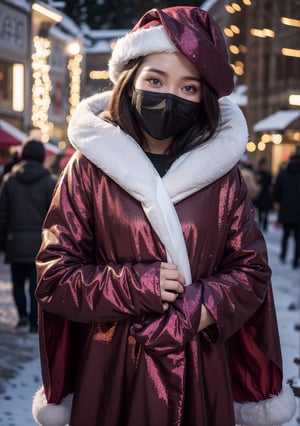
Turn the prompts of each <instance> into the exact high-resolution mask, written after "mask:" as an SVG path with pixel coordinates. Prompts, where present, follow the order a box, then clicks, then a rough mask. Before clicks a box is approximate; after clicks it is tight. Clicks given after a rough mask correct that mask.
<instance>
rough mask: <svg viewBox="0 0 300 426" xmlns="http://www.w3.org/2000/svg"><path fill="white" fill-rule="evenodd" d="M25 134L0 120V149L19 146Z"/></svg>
mask: <svg viewBox="0 0 300 426" xmlns="http://www.w3.org/2000/svg"><path fill="white" fill-rule="evenodd" d="M25 138H26V134H25V133H23V132H21V130H19V129H17V128H16V127H14V126H12V125H11V124H10V123H8V122H7V121H4V120H0V147H10V146H18V145H21V144H22V142H23V140H24V139H25Z"/></svg>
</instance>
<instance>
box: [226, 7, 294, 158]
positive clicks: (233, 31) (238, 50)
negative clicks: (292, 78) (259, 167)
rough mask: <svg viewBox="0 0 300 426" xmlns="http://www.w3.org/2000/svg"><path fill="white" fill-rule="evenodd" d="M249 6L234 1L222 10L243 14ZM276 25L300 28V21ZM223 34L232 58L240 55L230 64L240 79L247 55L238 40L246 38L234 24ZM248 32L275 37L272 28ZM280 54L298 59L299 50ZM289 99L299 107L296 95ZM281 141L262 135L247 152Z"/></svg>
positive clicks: (284, 19) (278, 137)
mask: <svg viewBox="0 0 300 426" xmlns="http://www.w3.org/2000/svg"><path fill="white" fill-rule="evenodd" d="M251 6H252V1H251V0H242V1H240V2H239V3H237V2H236V1H235V2H231V3H230V4H226V5H224V8H225V10H226V12H227V13H228V14H230V15H234V14H236V13H240V12H243V10H245V9H244V8H246V7H251ZM278 24H282V25H286V26H292V27H300V20H298V19H294V18H288V17H281V18H280V21H278ZM223 32H224V34H225V36H226V37H227V38H228V41H229V43H228V48H229V51H230V52H231V54H232V57H234V55H240V56H239V58H238V60H233V61H232V63H231V66H232V68H233V70H234V73H235V74H236V76H237V77H240V76H242V75H243V74H244V73H245V64H244V61H243V56H242V55H243V54H247V52H248V48H247V46H246V45H245V44H241V43H240V42H239V40H243V41H244V40H247V37H246V36H245V34H243V37H238V36H240V35H241V29H240V27H239V26H238V25H237V24H236V23H234V24H232V25H229V26H227V27H225V28H224V29H223ZM249 32H250V35H251V36H253V37H259V38H275V37H276V32H275V31H274V29H272V28H250V29H249ZM235 38H236V40H238V41H237V42H236V43H234V40H235ZM281 54H282V55H284V56H290V57H295V58H299V57H300V50H298V49H292V48H286V47H283V48H282V49H281ZM293 96H294V97H295V98H297V99H296V100H295V101H294V102H295V103H292V102H293ZM290 98H291V99H290V102H291V104H292V105H299V99H298V98H299V96H298V97H297V95H292V96H290ZM296 102H298V103H296ZM294 139H295V140H299V133H296V134H295V135H294ZM282 140H283V138H282V135H281V134H263V135H261V139H260V141H258V143H257V144H256V143H254V142H252V141H250V142H249V143H248V145H247V150H248V151H249V152H253V151H255V150H256V149H258V150H259V151H264V150H265V149H266V143H269V142H272V143H274V144H275V145H277V144H280V143H281V142H282Z"/></svg>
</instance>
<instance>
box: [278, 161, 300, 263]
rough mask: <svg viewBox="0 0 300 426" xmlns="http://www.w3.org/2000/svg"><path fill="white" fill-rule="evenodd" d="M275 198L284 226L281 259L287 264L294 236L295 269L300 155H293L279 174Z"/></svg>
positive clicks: (299, 228) (299, 229) (295, 260)
mask: <svg viewBox="0 0 300 426" xmlns="http://www.w3.org/2000/svg"><path fill="white" fill-rule="evenodd" d="M273 197H274V201H275V202H276V203H278V204H279V211H278V222H279V223H281V224H282V226H283V234H282V239H281V252H280V259H281V261H282V262H285V260H286V254H287V247H288V240H289V238H290V236H291V235H293V236H294V255H293V268H297V267H298V266H299V254H300V154H294V155H292V156H291V157H290V160H289V162H288V164H287V167H286V168H285V169H284V170H281V171H280V172H279V174H278V176H277V179H276V182H275V185H274V193H273Z"/></svg>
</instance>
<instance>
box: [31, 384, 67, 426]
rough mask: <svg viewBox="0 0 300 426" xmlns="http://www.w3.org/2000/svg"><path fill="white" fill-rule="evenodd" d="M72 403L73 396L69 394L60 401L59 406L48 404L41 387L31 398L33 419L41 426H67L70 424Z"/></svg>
mask: <svg viewBox="0 0 300 426" xmlns="http://www.w3.org/2000/svg"><path fill="white" fill-rule="evenodd" d="M72 401H73V395H71V394H69V395H67V396H66V397H65V398H63V399H62V401H61V403H60V404H59V405H56V404H49V403H48V402H47V399H46V395H45V392H44V388H43V387H41V388H40V389H39V390H38V391H37V392H36V394H35V395H34V398H33V403H32V415H33V418H34V420H35V421H36V422H37V423H38V424H39V425H42V426H67V425H68V424H69V422H70V415H71V408H72Z"/></svg>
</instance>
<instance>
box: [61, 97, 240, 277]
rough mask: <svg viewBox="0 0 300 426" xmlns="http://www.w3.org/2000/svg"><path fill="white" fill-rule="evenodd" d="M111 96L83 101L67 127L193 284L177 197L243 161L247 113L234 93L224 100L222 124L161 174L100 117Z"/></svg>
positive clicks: (78, 146)
mask: <svg viewBox="0 0 300 426" xmlns="http://www.w3.org/2000/svg"><path fill="white" fill-rule="evenodd" d="M110 96H111V93H110V92H106V93H102V94H97V95H94V96H92V97H90V98H88V99H86V100H84V101H82V102H81V104H80V105H79V107H78V108H77V110H76V111H75V113H74V114H73V116H72V119H71V121H70V125H69V128H68V136H69V139H70V142H71V143H72V145H73V146H74V147H75V148H76V149H78V150H79V151H81V152H82V153H83V154H84V155H85V156H86V157H87V158H88V159H89V160H90V161H91V162H92V163H94V164H96V165H97V166H98V167H100V168H101V169H102V170H103V171H104V173H106V174H107V175H108V176H110V177H111V178H112V179H113V180H114V181H115V182H116V183H117V184H118V185H120V186H121V187H122V188H123V189H125V191H126V192H128V193H129V194H131V195H132V196H133V197H134V198H135V199H137V200H138V201H140V202H141V205H142V207H143V209H144V211H145V214H146V216H147V217H148V220H149V222H150V223H151V225H152V227H153V229H154V230H155V232H156V233H157V235H158V237H159V238H160V240H161V241H162V243H163V244H164V246H165V248H166V251H167V255H168V260H169V261H172V262H174V263H175V264H176V265H177V266H178V269H179V271H180V272H181V273H182V274H183V276H184V277H185V281H186V283H187V284H190V283H191V272H190V264H189V259H188V255H187V251H186V246H185V241H184V239H183V234H182V229H181V225H180V223H179V220H178V216H177V214H176V211H175V208H174V203H176V202H178V201H180V200H182V199H184V198H186V197H188V196H189V195H191V194H193V193H194V192H196V191H198V190H199V189H202V188H204V187H205V186H207V185H209V184H210V183H212V182H213V181H215V180H217V179H218V178H220V177H221V176H223V175H224V174H225V173H227V172H228V171H229V170H230V169H231V168H232V167H233V166H234V165H235V164H236V163H237V162H238V160H239V159H240V158H241V156H242V155H243V153H244V151H245V146H246V143H247V140H248V130H247V125H246V121H245V118H244V116H243V114H242V112H241V110H240V109H239V108H238V107H237V105H235V104H234V103H233V102H232V101H230V99H229V98H223V99H222V100H220V110H221V125H220V130H219V131H218V132H217V133H216V135H215V136H214V137H213V138H211V139H210V140H209V141H208V142H207V143H205V144H203V145H201V146H199V147H198V148H197V149H195V150H193V151H191V152H188V153H186V154H184V155H182V156H181V157H180V158H179V159H178V160H177V161H175V162H174V163H173V165H172V167H171V168H170V170H168V172H167V174H166V175H165V176H164V177H163V179H161V178H160V176H159V174H158V173H157V171H156V170H155V168H154V167H153V165H152V163H151V161H150V160H149V159H148V157H147V156H146V155H145V153H144V152H143V150H142V149H141V148H140V146H139V145H138V144H137V143H136V141H135V140H134V139H132V138H131V137H130V136H128V135H127V134H126V133H124V132H123V131H122V130H121V129H120V127H115V126H113V125H112V124H111V123H108V122H106V121H103V120H101V119H100V118H99V116H98V114H99V113H100V112H101V111H103V110H104V109H105V108H106V107H107V104H108V100H109V97H110Z"/></svg>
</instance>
